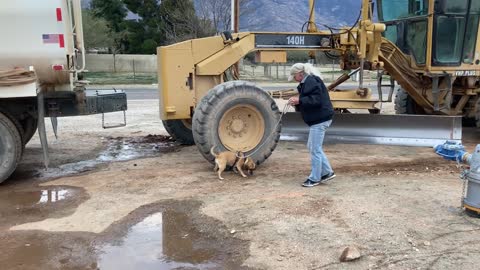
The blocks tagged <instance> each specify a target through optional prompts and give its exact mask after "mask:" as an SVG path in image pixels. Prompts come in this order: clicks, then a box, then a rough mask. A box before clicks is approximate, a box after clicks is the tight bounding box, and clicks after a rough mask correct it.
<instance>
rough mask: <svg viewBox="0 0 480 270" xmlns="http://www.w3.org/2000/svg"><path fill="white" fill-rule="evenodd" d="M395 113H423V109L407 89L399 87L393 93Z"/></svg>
mask: <svg viewBox="0 0 480 270" xmlns="http://www.w3.org/2000/svg"><path fill="white" fill-rule="evenodd" d="M395 113H396V114H425V110H424V109H423V108H422V107H420V106H419V105H418V104H417V103H416V102H415V100H413V98H412V97H411V96H410V95H409V94H408V93H407V91H405V90H403V89H402V88H399V89H398V91H397V94H396V95H395Z"/></svg>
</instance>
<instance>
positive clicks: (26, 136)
mask: <svg viewBox="0 0 480 270" xmlns="http://www.w3.org/2000/svg"><path fill="white" fill-rule="evenodd" d="M20 124H21V125H22V127H23V143H24V144H25V145H26V144H27V143H28V142H29V141H30V140H31V139H32V137H33V135H35V132H37V126H38V119H37V118H35V117H33V116H29V117H27V118H25V119H23V120H20Z"/></svg>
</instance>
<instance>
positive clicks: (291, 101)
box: [288, 96, 300, 106]
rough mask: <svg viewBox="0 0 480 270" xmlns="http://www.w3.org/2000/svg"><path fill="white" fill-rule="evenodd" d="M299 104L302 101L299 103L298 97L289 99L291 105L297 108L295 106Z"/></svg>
mask: <svg viewBox="0 0 480 270" xmlns="http://www.w3.org/2000/svg"><path fill="white" fill-rule="evenodd" d="M299 103H300V101H299V98H298V96H297V97H291V98H290V99H288V104H290V105H293V106H295V105H298V104H299Z"/></svg>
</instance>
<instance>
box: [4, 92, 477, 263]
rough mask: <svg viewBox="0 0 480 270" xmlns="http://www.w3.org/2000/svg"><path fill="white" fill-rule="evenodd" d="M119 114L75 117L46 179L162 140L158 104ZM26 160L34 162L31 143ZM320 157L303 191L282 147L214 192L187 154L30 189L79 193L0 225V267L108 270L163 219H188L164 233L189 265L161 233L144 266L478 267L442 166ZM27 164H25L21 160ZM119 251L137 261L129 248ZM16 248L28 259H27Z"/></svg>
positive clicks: (419, 151)
mask: <svg viewBox="0 0 480 270" xmlns="http://www.w3.org/2000/svg"><path fill="white" fill-rule="evenodd" d="M136 108H137V109H136ZM129 109H133V112H131V114H132V115H133V116H135V115H137V118H136V119H135V121H131V123H132V124H131V125H130V126H129V127H127V128H125V129H117V130H107V131H103V130H101V129H100V128H99V129H96V130H95V129H93V128H92V126H93V125H92V123H93V121H90V120H85V119H86V118H80V119H81V120H77V119H79V118H75V120H71V122H65V126H66V127H67V130H70V132H68V133H67V132H66V133H65V137H64V138H63V140H62V141H59V142H58V143H57V144H54V145H52V148H51V150H52V152H53V154H52V158H54V160H53V163H54V164H55V166H57V167H58V166H59V165H61V164H64V163H66V161H68V163H74V162H78V161H80V160H90V159H92V160H94V159H96V158H97V157H98V156H99V153H100V152H102V151H103V150H105V149H106V147H107V146H108V140H109V138H141V137H146V136H147V135H148V134H158V133H161V132H163V131H162V130H160V128H159V127H161V121H160V120H159V119H158V101H152V102H151V103H148V101H139V102H138V104H136V106H131V107H130V103H129ZM139 109H140V110H141V113H139V112H138V110H139ZM135 110H137V111H135ZM65 121H66V120H65ZM79 125H80V126H82V129H80V133H79V130H78V129H79V128H78V126H79ZM164 134H166V133H164ZM465 135H468V136H465V138H466V139H467V140H465V142H464V144H465V146H466V148H467V150H468V151H472V150H473V148H472V147H473V146H474V145H475V144H476V143H478V142H479V141H480V140H479V138H480V134H479V133H478V132H477V131H475V132H474V133H470V134H465ZM122 140H123V139H122ZM72 142H75V143H72ZM122 144H123V142H122ZM31 147H32V144H30V145H28V146H27V151H26V152H27V153H28V151H30V150H32V149H31ZM33 147H36V148H35V149H34V150H35V151H36V158H37V160H38V159H39V158H38V157H39V156H40V155H39V153H41V152H39V150H38V149H39V148H38V144H33ZM122 148H123V146H122V145H121V146H120V149H122ZM325 152H326V153H327V156H328V157H329V159H330V161H331V163H332V166H333V168H334V169H335V171H336V173H337V178H336V179H335V180H334V181H332V182H329V183H328V184H324V185H319V186H317V187H315V188H311V189H306V188H303V187H301V186H300V184H301V182H302V181H304V180H305V177H306V176H307V175H308V173H309V162H310V160H309V154H308V150H307V148H306V146H305V145H304V144H303V143H296V142H283V141H281V142H279V144H278V147H277V149H276V150H275V152H274V153H273V155H272V156H271V157H269V159H268V160H267V162H265V163H263V164H261V166H259V167H258V169H257V170H256V171H255V174H254V175H253V176H252V177H248V178H245V179H244V178H242V177H240V176H238V175H236V174H234V173H233V172H228V173H226V174H225V178H226V180H225V181H219V180H218V178H217V177H216V175H215V174H214V173H213V172H212V168H213V167H212V166H211V164H209V163H208V162H206V161H205V160H204V158H203V157H202V156H201V154H200V153H198V150H197V149H196V147H194V146H192V147H181V148H178V152H177V151H175V152H170V153H161V154H160V155H158V156H154V157H153V158H142V159H138V160H130V161H122V162H105V163H102V165H99V166H98V167H97V168H96V169H95V170H93V171H88V172H85V173H81V174H75V175H71V176H69V177H59V178H56V179H55V180H46V181H42V183H41V184H40V185H41V189H48V187H51V186H53V185H56V186H61V187H72V186H74V187H79V188H81V191H84V192H85V194H87V195H88V199H87V200H84V199H79V201H75V200H76V199H75V198H77V197H76V196H74V197H73V200H71V198H72V197H67V198H66V199H64V200H60V201H59V202H58V203H56V204H53V206H55V205H58V204H60V203H64V202H69V203H70V206H68V207H70V210H69V212H68V211H67V212H68V214H67V213H66V212H64V213H62V212H61V211H62V210H63V208H56V210H54V211H51V212H49V213H47V214H45V215H44V217H43V218H42V219H36V220H39V221H32V222H28V221H27V220H26V218H25V217H24V216H26V215H18V213H16V212H12V213H11V214H10V215H9V216H8V218H9V219H12V220H15V219H16V221H17V222H16V223H15V224H16V225H15V226H4V227H2V228H1V229H0V242H1V243H2V252H1V253H0V268H2V269H3V268H5V269H97V268H101V267H103V268H108V267H107V266H105V265H106V262H107V259H106V258H108V257H109V256H111V255H109V254H113V253H115V252H116V251H118V250H122V253H124V254H126V253H130V252H135V251H137V249H138V251H141V250H143V249H142V248H141V246H142V245H143V244H145V242H142V241H141V239H145V238H148V239H152V241H151V242H153V243H159V242H160V236H159V234H156V232H152V234H153V235H151V234H149V233H146V231H147V230H148V231H149V230H152V231H155V230H157V229H158V226H157V227H154V229H152V228H150V229H149V228H148V227H149V226H146V222H150V223H153V224H157V225H158V222H157V223H156V222H154V221H155V217H157V218H159V217H158V215H159V213H162V214H161V215H162V219H166V218H168V216H169V215H172V214H171V213H174V214H173V215H174V216H175V219H176V220H178V219H180V220H181V219H182V216H183V218H185V216H186V217H187V218H188V221H189V222H190V223H188V222H187V223H186V225H182V227H183V228H187V229H186V230H185V231H182V230H180V228H175V229H176V232H178V233H177V234H178V237H177V238H176V239H175V242H178V241H180V242H181V241H182V240H183V238H181V237H183V236H185V235H186V234H188V235H189V236H191V235H193V236H194V237H193V238H192V239H190V240H191V241H192V244H191V247H192V248H190V244H188V245H187V244H185V245H184V248H181V249H180V250H182V252H186V253H187V251H188V253H189V254H193V255H192V256H193V257H189V258H187V259H186V260H184V259H183V258H180V257H177V256H174V255H171V256H170V255H169V254H171V253H168V252H167V254H166V255H165V254H164V253H165V250H171V248H166V246H165V244H166V243H165V241H166V238H165V237H164V235H165V227H164V225H163V224H162V226H163V227H162V238H161V239H162V240H161V241H162V247H160V246H158V245H157V246H155V247H152V249H154V250H155V252H152V253H153V254H154V256H151V257H148V258H145V256H144V255H143V254H139V255H136V256H139V257H143V259H141V261H142V262H144V261H145V262H148V263H149V264H150V263H152V265H153V264H158V265H165V264H164V263H165V261H168V262H174V263H180V264H182V265H183V264H185V266H186V267H179V268H180V269H199V268H198V267H188V266H187V265H190V264H198V265H202V266H203V265H212V266H213V267H214V268H217V269H239V268H241V267H239V266H243V267H251V268H254V269H275V270H277V269H285V270H290V269H298V270H300V269H309V270H311V269H362V270H363V269H387V268H388V269H402V270H403V269H477V268H478V264H479V263H480V259H479V258H480V257H479V255H480V252H479V250H480V245H479V243H480V234H479V233H478V232H479V231H480V219H474V218H471V217H469V216H467V215H466V214H465V213H464V211H463V210H462V209H461V208H460V207H459V206H460V197H461V190H462V182H461V181H459V169H458V168H456V165H455V163H453V162H448V161H445V160H443V159H441V158H439V157H438V156H437V155H435V154H434V153H433V151H432V149H431V148H412V147H387V146H367V145H327V146H326V147H325ZM27 156H28V155H27ZM30 160H31V161H32V162H35V160H34V159H33V155H32V157H31V159H30ZM36 162H37V163H38V161H36ZM37 180H38V179H31V180H28V179H27V180H24V181H21V180H20V181H17V180H16V181H8V183H7V184H5V185H3V184H2V186H1V187H2V188H3V189H8V190H9V191H12V190H19V189H20V187H18V186H22V188H23V189H26V187H27V186H28V185H32V182H33V183H35V181H37ZM29 181H30V182H29ZM79 194H80V196H81V194H82V192H80V193H79ZM166 200H168V201H166ZM165 202H168V203H166V204H164V203H165ZM78 204H79V205H78ZM68 207H67V209H68ZM50 209H53V208H50ZM55 215H56V218H52V217H55ZM149 217H154V218H153V221H152V220H151V219H149ZM162 222H163V220H162ZM150 223H149V224H150ZM180 223H181V222H180ZM180 223H179V224H180ZM182 224H183V223H182ZM177 227H178V226H177ZM8 228H9V229H8ZM167 228H169V226H167ZM139 229H140V231H139ZM157 231H158V230H157ZM192 231H196V232H198V235H199V237H198V238H197V237H196V234H195V233H192ZM232 232H233V233H232ZM179 239H180V240H179ZM147 242H149V241H147ZM147 244H149V243H147ZM28 245H29V246H28ZM132 245H133V246H136V247H139V248H133V249H130V248H129V247H130V246H132ZM167 245H168V243H167ZM349 245H354V246H356V247H358V249H359V250H360V252H361V255H362V257H361V258H360V259H359V260H356V261H354V262H349V263H340V262H339V261H338V258H339V256H340V254H341V252H342V250H343V249H344V248H345V247H346V246H349ZM30 247H33V248H35V250H34V252H30V253H29V251H28V250H27V248H30ZM204 250H206V252H204ZM212 250H213V251H212ZM182 252H180V253H182ZM204 254H206V255H204ZM211 254H213V255H212V256H211V257H210V255H211ZM150 255H151V254H150ZM102 256H103V257H102ZM124 256H128V254H126V255H124ZM187 257H188V256H187ZM197 257H199V258H201V259H202V260H199V259H196V258H197ZM140 268H141V267H139V268H138V269H140ZM158 268H160V269H161V268H162V266H160V267H158ZM164 268H167V267H164Z"/></svg>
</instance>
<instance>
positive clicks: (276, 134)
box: [193, 81, 281, 164]
mask: <svg viewBox="0 0 480 270" xmlns="http://www.w3.org/2000/svg"><path fill="white" fill-rule="evenodd" d="M280 116H281V113H280V111H279V109H278V107H277V104H276V103H275V101H274V100H273V99H272V98H271V97H270V96H269V95H268V94H267V93H266V92H265V91H263V90H262V89H260V88H258V87H256V86H255V85H254V84H251V83H248V82H243V81H231V82H226V83H223V84H220V85H217V86H216V87H215V88H213V89H211V90H210V91H209V92H208V93H207V94H206V95H205V96H204V97H203V98H202V99H201V101H200V103H199V104H198V106H197V107H196V108H195V112H194V114H193V138H194V140H195V144H196V145H197V147H198V149H199V150H200V153H201V154H202V155H203V156H204V157H205V159H207V160H208V161H209V162H211V163H213V162H214V159H215V158H214V156H212V155H211V153H210V149H211V148H212V147H215V151H216V152H220V151H225V150H229V151H242V152H244V153H245V154H246V155H251V157H252V159H253V160H254V161H255V162H256V163H257V164H261V163H262V162H264V161H265V160H266V159H267V158H268V157H269V156H270V155H271V154H272V152H273V150H275V147H276V146H277V143H278V140H279V139H280V131H281V123H280V122H279V121H280Z"/></svg>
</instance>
